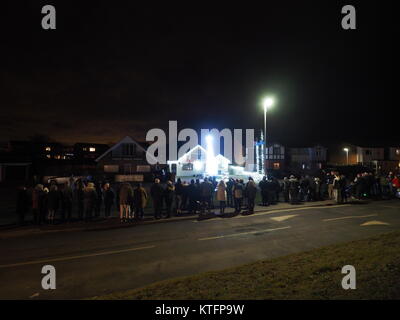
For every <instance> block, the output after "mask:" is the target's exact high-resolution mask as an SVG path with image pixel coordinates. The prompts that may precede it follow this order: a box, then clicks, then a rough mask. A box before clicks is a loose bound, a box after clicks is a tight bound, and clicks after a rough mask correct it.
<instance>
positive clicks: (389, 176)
mask: <svg viewBox="0 0 400 320" xmlns="http://www.w3.org/2000/svg"><path fill="white" fill-rule="evenodd" d="M394 178H395V176H394V174H393V172H392V171H390V172H389V174H388V175H387V180H388V181H389V193H390V196H389V197H390V198H393V197H394V196H395V190H394V188H393V183H392V181H393V179H394Z"/></svg>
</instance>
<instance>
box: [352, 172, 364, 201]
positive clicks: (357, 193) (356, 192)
mask: <svg viewBox="0 0 400 320" xmlns="http://www.w3.org/2000/svg"><path fill="white" fill-rule="evenodd" d="M362 179H363V178H362V175H361V173H358V174H357V175H356V177H355V178H354V181H353V188H352V189H353V197H354V198H356V199H358V200H360V199H361V197H362V183H363V182H362Z"/></svg>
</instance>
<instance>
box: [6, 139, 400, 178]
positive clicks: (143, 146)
mask: <svg viewBox="0 0 400 320" xmlns="http://www.w3.org/2000/svg"><path fill="white" fill-rule="evenodd" d="M147 147H148V144H147V143H142V142H138V141H136V140H135V139H133V138H132V137H130V136H126V137H124V138H123V139H121V140H120V141H119V142H118V143H116V144H114V145H112V146H108V145H105V144H93V143H76V144H75V145H72V146H66V145H63V144H60V143H46V142H41V143H37V142H29V141H10V142H8V143H7V144H6V145H5V146H3V147H2V148H1V151H0V182H5V181H11V180H28V179H30V178H31V177H32V176H40V177H51V176H69V175H71V174H73V175H75V176H83V175H92V176H101V177H105V178H107V179H115V180H117V181H124V180H129V181H145V180H146V179H152V178H153V177H154V174H158V173H160V172H163V173H164V174H165V173H172V174H174V175H176V176H182V177H191V176H198V175H202V174H204V173H205V171H206V167H205V163H206V160H205V159H206V157H207V151H206V150H205V149H204V148H202V147H201V146H196V147H194V148H193V149H192V150H189V151H188V152H187V153H186V154H185V155H184V156H182V157H180V159H178V160H176V161H169V162H168V163H167V164H163V165H159V164H156V165H150V164H149V163H148V162H147V160H146V150H147ZM345 150H346V151H345ZM215 159H216V161H217V164H216V165H217V170H218V174H221V175H224V174H229V173H232V172H238V171H241V172H246V171H245V170H248V171H257V168H255V167H252V168H248V167H244V168H241V167H238V166H235V164H234V163H231V162H230V161H229V160H228V159H227V158H225V157H224V156H223V155H222V154H217V155H216V157H215ZM263 161H265V167H266V169H267V172H271V171H273V172H276V173H278V172H281V173H287V172H293V173H301V172H315V171H318V170H321V169H324V168H329V166H338V165H363V166H369V167H371V168H373V169H376V170H381V171H385V172H386V171H391V170H399V167H400V147H366V146H356V145H350V144H343V145H337V146H335V147H330V148H329V150H328V148H327V147H324V146H320V145H317V146H312V147H287V146H283V145H281V144H279V143H272V144H270V145H268V146H267V148H266V152H265V159H263Z"/></svg>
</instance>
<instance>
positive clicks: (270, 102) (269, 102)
mask: <svg viewBox="0 0 400 320" xmlns="http://www.w3.org/2000/svg"><path fill="white" fill-rule="evenodd" d="M273 104H274V99H273V98H271V97H267V98H265V99H264V101H263V106H264V110H268V109H269V108H271V107H272V106H273Z"/></svg>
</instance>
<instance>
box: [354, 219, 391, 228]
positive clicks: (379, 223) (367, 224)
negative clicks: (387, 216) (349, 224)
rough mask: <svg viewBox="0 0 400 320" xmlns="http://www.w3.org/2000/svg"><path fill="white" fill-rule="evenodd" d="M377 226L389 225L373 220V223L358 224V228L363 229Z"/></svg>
mask: <svg viewBox="0 0 400 320" xmlns="http://www.w3.org/2000/svg"><path fill="white" fill-rule="evenodd" d="M378 225H384V226H387V225H389V223H387V222H383V221H377V220H373V221H368V222H365V223H363V224H360V227H365V226H378Z"/></svg>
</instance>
